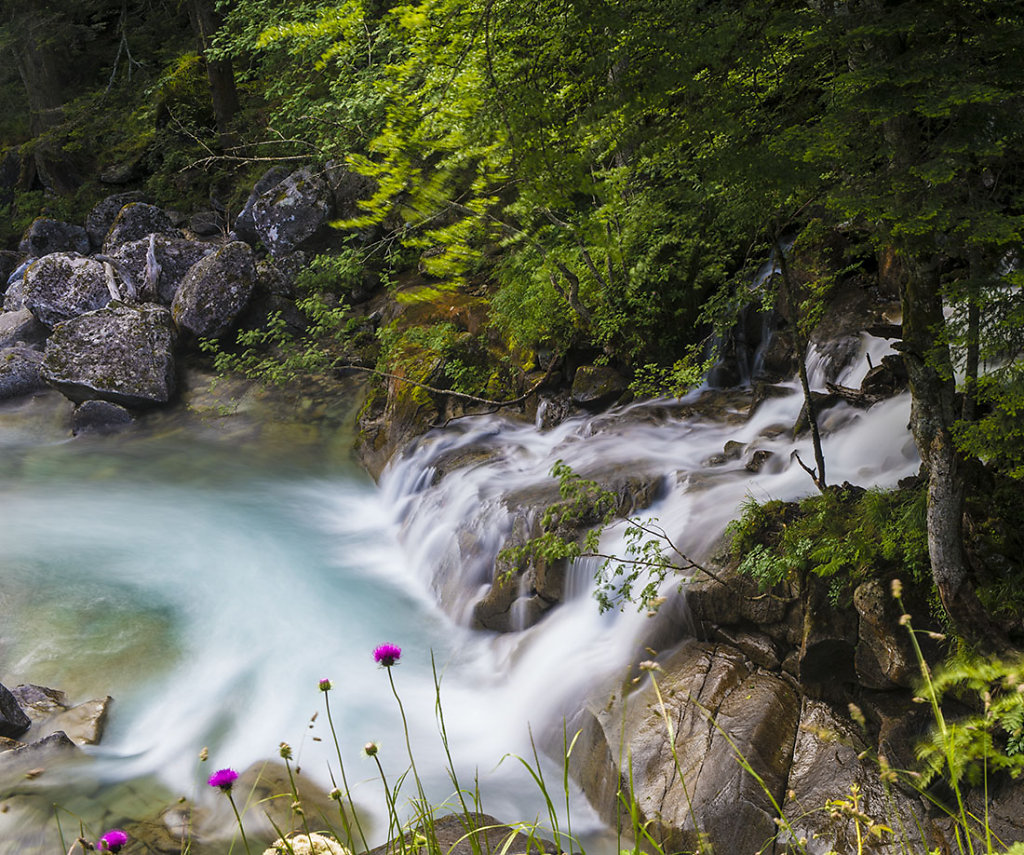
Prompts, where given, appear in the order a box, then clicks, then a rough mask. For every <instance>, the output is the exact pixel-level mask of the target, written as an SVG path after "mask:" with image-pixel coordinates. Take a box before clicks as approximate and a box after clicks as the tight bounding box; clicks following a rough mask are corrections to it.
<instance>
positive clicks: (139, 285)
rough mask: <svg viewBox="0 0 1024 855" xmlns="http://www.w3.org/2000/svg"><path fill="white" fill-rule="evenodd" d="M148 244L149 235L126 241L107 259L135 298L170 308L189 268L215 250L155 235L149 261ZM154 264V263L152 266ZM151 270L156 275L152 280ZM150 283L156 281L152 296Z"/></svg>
mask: <svg viewBox="0 0 1024 855" xmlns="http://www.w3.org/2000/svg"><path fill="white" fill-rule="evenodd" d="M150 243H151V241H150V237H149V236H148V235H147V236H146V237H144V238H140V239H139V240H133V241H128V242H127V243H123V244H121V245H120V246H119V247H117V249H115V250H114V251H113V252H112V253H111V254H110V256H109V257H110V260H111V262H112V263H113V264H114V266H115V267H116V268H117V271H118V273H119V274H120V275H121V276H122V277H124V278H125V279H127V280H129V281H130V282H131V283H132V286H133V287H134V290H135V292H136V293H137V294H139V295H141V296H142V297H143V298H144V299H149V300H153V301H154V302H158V303H163V304H165V305H170V304H171V301H172V300H174V295H175V294H176V293H177V291H178V287H179V286H180V285H181V280H182V279H184V278H185V274H186V273H188V271H189V268H191V267H192V265H193V264H195V263H196V262H197V261H199V260H200V259H201V258H205V257H206V256H208V255H210V254H211V253H212V252H214V251H215V250H216V249H217V247H215V246H211V245H210V244H208V243H202V242H200V241H195V240H186V239H185V238H181V237H175V236H173V235H161V234H158V235H154V236H153V238H152V246H153V253H152V256H153V257H152V259H150V251H149V250H150ZM153 261H155V262H156V265H155V266H154V265H153V263H152V262H153ZM154 270H155V271H158V272H156V274H155V276H154V273H153V271H154ZM147 271H149V272H147ZM151 279H155V286H156V290H155V293H153V291H152V284H153V283H152V282H151V281H150V280H151Z"/></svg>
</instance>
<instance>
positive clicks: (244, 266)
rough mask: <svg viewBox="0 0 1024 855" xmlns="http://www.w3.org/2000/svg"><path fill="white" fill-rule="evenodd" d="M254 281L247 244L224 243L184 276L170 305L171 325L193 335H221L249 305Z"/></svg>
mask: <svg viewBox="0 0 1024 855" xmlns="http://www.w3.org/2000/svg"><path fill="white" fill-rule="evenodd" d="M255 282H256V264H255V260H254V258H253V252H252V249H251V248H250V247H249V245H248V244H246V243H243V242H242V241H232V242H231V243H228V244H225V245H224V246H222V247H221V248H220V249H219V250H218V251H217V252H215V253H214V254H213V255H209V256H207V257H206V258H203V259H202V260H200V261H198V262H197V263H196V264H194V265H193V266H192V268H191V269H190V270H189V272H188V273H187V274H186V275H185V278H184V280H183V281H182V283H181V286H180V287H179V288H178V292H177V294H175V296H174V302H173V303H172V304H171V312H172V314H173V316H174V323H175V324H176V325H177V326H178V328H179V329H183V330H187V331H188V332H190V333H192V334H193V335H195V336H202V337H216V336H219V335H222V334H223V333H225V332H226V331H227V330H228V329H230V328H231V325H232V324H233V323H234V322H235V319H236V318H237V317H238V314H239V312H241V311H242V310H243V309H244V308H245V306H246V304H247V303H248V302H249V298H250V297H251V296H252V291H253V286H254V284H255Z"/></svg>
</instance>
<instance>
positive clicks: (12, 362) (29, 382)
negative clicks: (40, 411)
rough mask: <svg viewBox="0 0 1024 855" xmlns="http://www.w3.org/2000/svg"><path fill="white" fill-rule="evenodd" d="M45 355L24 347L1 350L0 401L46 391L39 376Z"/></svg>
mask: <svg viewBox="0 0 1024 855" xmlns="http://www.w3.org/2000/svg"><path fill="white" fill-rule="evenodd" d="M42 361H43V355H42V354H41V353H40V352H39V351H38V350H33V349H32V348H30V347H25V346H24V345H21V346H18V347H7V348H4V349H3V350H0V401H3V400H6V399H7V398H16V397H18V396H19V395H27V394H29V393H30V392H36V391H38V390H40V389H45V388H46V384H45V383H44V382H43V380H42V377H41V376H40V374H39V366H40V363H41V362H42Z"/></svg>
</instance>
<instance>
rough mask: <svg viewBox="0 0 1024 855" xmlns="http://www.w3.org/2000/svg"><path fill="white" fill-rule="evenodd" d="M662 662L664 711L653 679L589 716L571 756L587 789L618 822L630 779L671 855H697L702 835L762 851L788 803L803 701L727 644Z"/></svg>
mask: <svg viewBox="0 0 1024 855" xmlns="http://www.w3.org/2000/svg"><path fill="white" fill-rule="evenodd" d="M661 664H662V668H663V669H664V670H663V672H659V674H658V677H657V679H658V683H659V687H660V690H661V697H662V699H664V706H662V702H661V701H659V699H658V695H657V693H656V692H655V689H654V685H653V683H652V682H651V681H650V680H649V679H648V680H645V681H644V682H642V683H641V685H640V687H639V688H638V689H636V690H635V691H634V692H633V693H632V694H631V695H630V696H629V697H627V698H626V699H625V700H624V701H623V700H622V699H621V698H619V697H616V698H614V700H613V702H611V703H608V704H606V705H604V706H603V707H597V706H596V705H595V706H593V707H591V708H590V710H589V713H588V714H587V717H586V718H585V721H584V724H583V732H582V735H581V736H580V739H579V743H578V744H577V751H579V754H578V755H577V754H576V753H575V752H574V755H573V758H572V759H573V762H575V763H576V764H578V768H577V772H578V777H579V779H580V780H581V781H582V782H583V786H584V789H585V791H586V792H587V794H588V795H589V796H590V798H591V800H592V801H593V802H594V803H595V805H596V806H597V807H598V809H599V810H601V811H602V812H604V813H605V815H606V818H608V819H612V818H614V816H615V813H616V812H617V811H618V810H619V809H620V806H619V805H618V804H617V799H616V795H615V794H616V792H617V790H618V789H619V787H620V786H621V785H622V784H626V785H627V786H628V783H629V781H630V776H631V777H632V787H633V794H634V796H635V798H636V802H637V806H638V807H639V809H640V811H641V813H642V818H641V821H642V822H645V823H649V826H648V828H649V829H650V830H651V831H652V832H653V833H654V835H655V837H656V838H658V839H660V841H661V843H662V844H663V846H664V847H665V851H671V852H678V851H692V850H694V849H696V848H697V847H698V843H699V839H698V832H703V833H704V834H706V835H707V838H708V842H709V843H710V844H711V845H712V846H713V847H714V851H716V852H757V851H760V850H761V847H762V846H763V845H764V844H765V842H766V841H767V840H769V839H770V838H771V837H772V836H773V835H774V834H775V832H776V831H777V827H776V825H775V813H774V808H773V806H772V798H774V799H775V800H776V801H777V802H778V803H780V804H781V802H782V800H783V798H784V796H785V789H786V783H787V777H788V770H789V761H790V757H791V750H792V745H793V741H794V739H795V738H796V732H797V722H798V720H799V713H800V703H799V700H798V699H797V696H796V693H795V692H794V690H793V688H792V687H791V686H790V685H789V683H787V682H786V681H785V680H783V679H780V678H779V677H776V676H774V675H771V674H766V673H764V672H760V671H757V670H756V669H754V668H752V667H751V666H750V665H749V664H748V663H746V662H745V661H744V659H743V657H742V656H741V655H740V654H739V652H738V651H735V650H733V649H731V648H729V647H726V646H723V645H710V644H703V643H700V642H687V643H684V644H683V645H682V646H680V647H679V648H678V649H677V650H676V651H675V652H674V653H673V654H672V655H671V656H669V657H668V658H666V660H665V661H664V662H663V663H661ZM711 711H713V712H714V716H713V717H712V715H711V714H710V713H711ZM666 718H667V719H668V720H669V721H671V722H672V728H673V732H674V736H675V741H674V743H673V742H671V741H670V738H669V735H670V732H669V728H668V727H667V725H666ZM726 734H728V738H726ZM623 737H624V738H625V742H621V741H620V740H621V739H622V738H623ZM673 751H674V756H673ZM737 752H739V753H741V754H742V755H743V756H744V757H745V758H746V759H747V761H748V762H749V763H750V764H751V766H752V767H753V768H754V770H755V771H756V772H757V773H758V775H760V776H761V779H762V782H763V785H762V784H759V783H758V782H757V781H755V780H754V778H752V777H751V776H750V775H748V774H747V773H746V772H745V771H744V770H743V769H742V767H741V766H740V764H739V763H737V761H736V753H737ZM676 758H678V766H677V764H676ZM630 764H631V765H630ZM630 769H631V770H632V771H631V772H630ZM602 770H603V772H602ZM695 820H696V824H695Z"/></svg>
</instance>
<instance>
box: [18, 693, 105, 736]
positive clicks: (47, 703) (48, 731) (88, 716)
mask: <svg viewBox="0 0 1024 855" xmlns="http://www.w3.org/2000/svg"><path fill="white" fill-rule="evenodd" d="M11 695H12V696H13V697H14V698H15V699H16V700H17V702H18V704H19V705H20V706H21V708H22V709H23V710H26V711H28V713H29V714H30V716H31V718H32V729H31V730H30V731H29V732H28V733H27V735H26V736H25V741H27V742H32V743H39V742H45V740H46V739H48V738H50V737H51V736H53V735H54V734H57V733H60V734H63V735H64V736H65V737H66V738H68V739H70V741H71V742H73V743H74V744H75V745H96V744H97V743H98V742H99V741H100V739H101V738H102V737H103V730H104V728H105V727H106V722H107V714H108V712H109V710H110V704H111V700H112V699H111V698H110V696H109V695H108V696H107V697H105V698H95V699H93V700H90V701H84V702H83V703H80V704H75V705H72V704H71V703H69V701H68V698H67V695H66V694H64V692H62V691H60V690H59V689H51V688H49V687H47V686H36V685H33V684H31V683H26V684H22V685H20V686H15V687H14V688H13V689H11Z"/></svg>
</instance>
